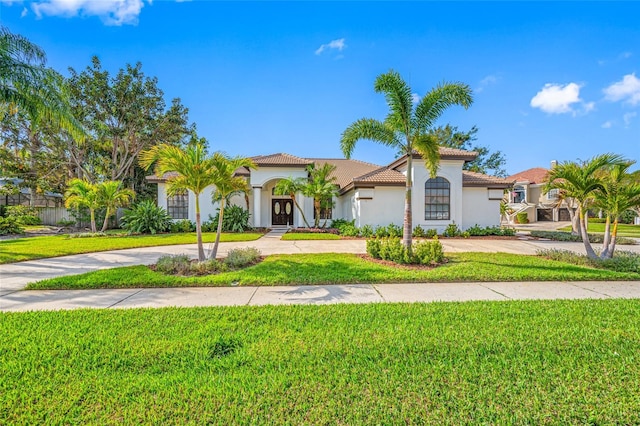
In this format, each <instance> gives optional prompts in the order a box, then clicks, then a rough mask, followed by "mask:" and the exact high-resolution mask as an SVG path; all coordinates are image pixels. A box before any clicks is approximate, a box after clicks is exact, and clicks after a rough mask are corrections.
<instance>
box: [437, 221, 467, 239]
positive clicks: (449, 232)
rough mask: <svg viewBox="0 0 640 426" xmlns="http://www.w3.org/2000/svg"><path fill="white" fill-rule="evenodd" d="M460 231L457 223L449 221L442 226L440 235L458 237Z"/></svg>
mask: <svg viewBox="0 0 640 426" xmlns="http://www.w3.org/2000/svg"><path fill="white" fill-rule="evenodd" d="M461 232H462V231H460V228H459V227H458V225H456V224H455V223H450V224H449V225H447V227H446V228H444V231H443V232H442V235H443V236H444V237H459V236H460V233H461Z"/></svg>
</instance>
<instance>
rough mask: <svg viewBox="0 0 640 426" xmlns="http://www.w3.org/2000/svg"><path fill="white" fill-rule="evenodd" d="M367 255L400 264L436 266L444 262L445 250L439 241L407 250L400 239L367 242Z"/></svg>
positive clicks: (425, 242) (415, 244)
mask: <svg viewBox="0 0 640 426" xmlns="http://www.w3.org/2000/svg"><path fill="white" fill-rule="evenodd" d="M367 254H369V256H371V257H373V258H375V259H382V260H388V261H391V262H395V263H400V264H406V263H409V264H420V265H434V264H438V263H442V262H443V261H444V250H443V248H442V244H441V243H440V241H438V239H437V238H436V239H434V240H430V241H420V242H416V243H414V244H413V245H412V246H411V250H407V249H406V248H405V247H404V245H402V242H401V240H400V238H374V239H370V240H367Z"/></svg>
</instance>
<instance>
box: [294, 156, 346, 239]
mask: <svg viewBox="0 0 640 426" xmlns="http://www.w3.org/2000/svg"><path fill="white" fill-rule="evenodd" d="M335 169H336V166H334V165H332V164H329V163H324V164H323V165H322V166H321V167H315V166H314V165H310V166H309V167H307V171H308V172H309V180H308V181H307V182H306V184H305V185H304V186H303V188H302V191H303V192H304V194H305V195H306V196H307V197H311V198H313V209H314V211H315V217H314V223H313V226H314V228H318V227H319V226H320V212H321V210H322V209H323V208H329V207H333V197H334V196H335V195H336V194H337V193H338V187H337V186H336V183H335V181H336V178H335V176H331V173H333V171H334V170H335ZM325 223H326V222H325Z"/></svg>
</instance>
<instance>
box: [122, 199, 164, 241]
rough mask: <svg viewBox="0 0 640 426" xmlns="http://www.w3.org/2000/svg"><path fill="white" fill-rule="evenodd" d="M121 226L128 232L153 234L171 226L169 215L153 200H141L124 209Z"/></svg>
mask: <svg viewBox="0 0 640 426" xmlns="http://www.w3.org/2000/svg"><path fill="white" fill-rule="evenodd" d="M121 224H122V227H123V228H124V229H126V230H128V231H129V232H137V233H140V234H155V233H157V232H165V231H167V230H169V229H170V227H171V217H170V216H169V214H168V213H167V211H166V210H165V209H163V208H162V207H158V206H157V205H156V204H155V203H154V202H153V201H151V200H146V201H142V202H140V203H138V204H136V205H135V206H133V207H131V208H130V209H128V210H126V211H125V213H124V215H123V216H122V221H121Z"/></svg>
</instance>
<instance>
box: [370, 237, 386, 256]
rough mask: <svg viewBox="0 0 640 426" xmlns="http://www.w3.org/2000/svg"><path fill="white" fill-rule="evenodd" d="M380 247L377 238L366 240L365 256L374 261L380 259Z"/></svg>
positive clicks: (379, 240)
mask: <svg viewBox="0 0 640 426" xmlns="http://www.w3.org/2000/svg"><path fill="white" fill-rule="evenodd" d="M381 246H382V240H381V239H379V238H372V239H370V240H367V254H368V255H369V256H371V257H373V258H374V259H380V247H381Z"/></svg>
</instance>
